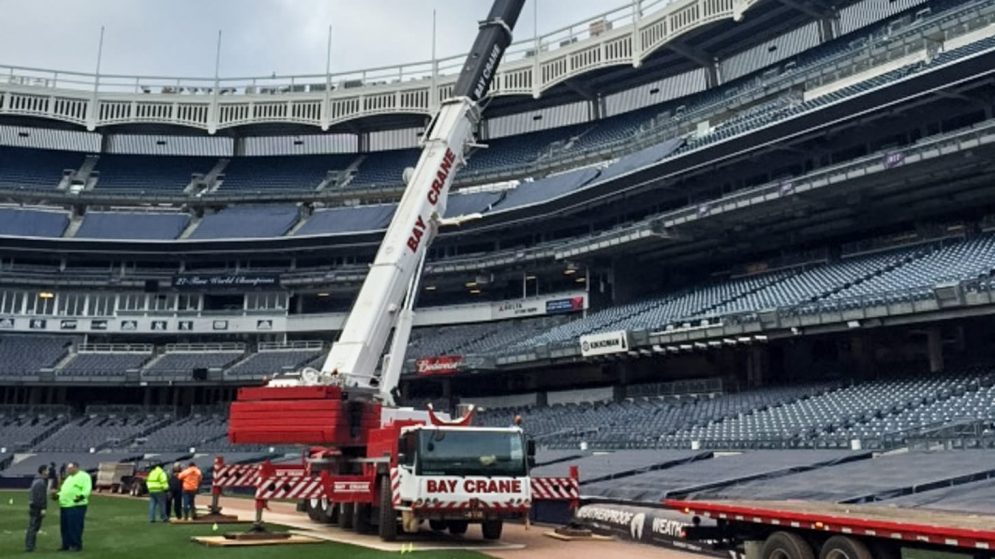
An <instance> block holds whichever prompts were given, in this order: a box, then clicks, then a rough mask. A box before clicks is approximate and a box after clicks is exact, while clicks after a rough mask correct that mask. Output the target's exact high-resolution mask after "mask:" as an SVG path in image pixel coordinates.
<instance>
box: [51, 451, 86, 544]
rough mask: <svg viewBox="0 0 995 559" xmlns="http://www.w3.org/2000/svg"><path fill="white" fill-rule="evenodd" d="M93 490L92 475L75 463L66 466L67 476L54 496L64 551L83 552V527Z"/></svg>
mask: <svg viewBox="0 0 995 559" xmlns="http://www.w3.org/2000/svg"><path fill="white" fill-rule="evenodd" d="M92 490H93V480H92V479H90V474H88V473H86V472H84V471H82V470H80V469H79V464H77V463H75V462H69V463H68V464H66V476H65V478H64V479H63V480H62V486H61V487H60V488H59V490H58V492H56V493H55V495H54V496H55V498H56V499H58V501H59V523H60V528H61V531H62V547H61V548H60V549H61V550H62V551H83V525H84V522H85V520H86V509H87V506H88V505H89V504H90V492H91V491H92Z"/></svg>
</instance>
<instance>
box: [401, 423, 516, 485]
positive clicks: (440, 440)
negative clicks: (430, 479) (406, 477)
mask: <svg viewBox="0 0 995 559" xmlns="http://www.w3.org/2000/svg"><path fill="white" fill-rule="evenodd" d="M417 435H418V458H417V461H416V462H417V464H416V468H417V472H416V473H418V474H419V475H427V476H441V475H448V476H507V477H523V476H526V475H528V474H527V471H528V469H527V464H526V452H525V441H524V440H523V436H522V434H521V433H515V432H506V431H465V430H459V429H451V430H450V429H426V430H421V431H418V432H417Z"/></svg>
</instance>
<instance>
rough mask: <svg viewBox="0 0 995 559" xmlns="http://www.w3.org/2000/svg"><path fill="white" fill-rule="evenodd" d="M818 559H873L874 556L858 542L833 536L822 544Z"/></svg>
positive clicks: (844, 537)
mask: <svg viewBox="0 0 995 559" xmlns="http://www.w3.org/2000/svg"><path fill="white" fill-rule="evenodd" d="M819 559H874V556H873V555H871V552H870V550H869V549H867V546H866V545H864V542H862V541H860V540H855V539H853V538H848V537H846V536H833V537H831V538H829V539H828V540H826V543H824V544H822V551H821V552H820V553H819Z"/></svg>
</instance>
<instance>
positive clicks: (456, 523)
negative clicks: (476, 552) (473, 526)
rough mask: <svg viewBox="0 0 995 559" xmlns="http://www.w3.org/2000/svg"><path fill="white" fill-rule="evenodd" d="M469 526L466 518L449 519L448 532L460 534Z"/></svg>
mask: <svg viewBox="0 0 995 559" xmlns="http://www.w3.org/2000/svg"><path fill="white" fill-rule="evenodd" d="M469 526H470V523H469V522H467V521H466V520H450V521H449V533H450V534H453V535H456V536H461V535H463V534H465V533H466V529H467V528H468V527H469Z"/></svg>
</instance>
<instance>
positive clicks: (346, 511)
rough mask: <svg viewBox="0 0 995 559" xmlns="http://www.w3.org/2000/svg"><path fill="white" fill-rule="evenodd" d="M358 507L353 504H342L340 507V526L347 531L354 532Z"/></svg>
mask: <svg viewBox="0 0 995 559" xmlns="http://www.w3.org/2000/svg"><path fill="white" fill-rule="evenodd" d="M355 508H356V505H355V504H353V503H342V504H341V505H339V526H341V527H342V528H345V529H346V530H352V526H353V524H352V521H353V518H354V517H355V514H356V512H355Z"/></svg>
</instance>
